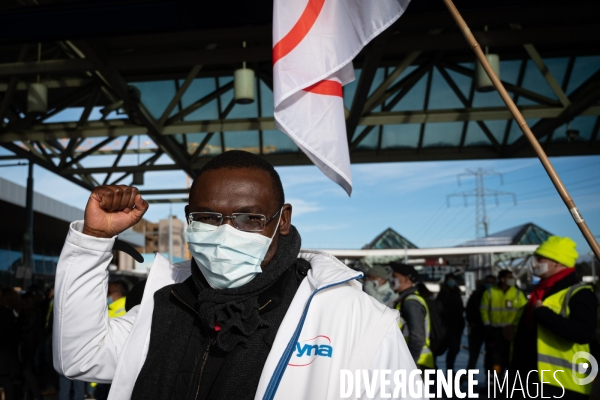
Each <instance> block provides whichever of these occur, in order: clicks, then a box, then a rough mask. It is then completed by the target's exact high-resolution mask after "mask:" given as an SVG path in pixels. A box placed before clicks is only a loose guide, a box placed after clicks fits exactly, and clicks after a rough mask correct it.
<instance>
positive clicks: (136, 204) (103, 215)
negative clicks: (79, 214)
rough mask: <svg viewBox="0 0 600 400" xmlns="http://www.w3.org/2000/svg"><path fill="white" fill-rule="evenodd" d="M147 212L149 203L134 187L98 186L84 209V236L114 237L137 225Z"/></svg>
mask: <svg viewBox="0 0 600 400" xmlns="http://www.w3.org/2000/svg"><path fill="white" fill-rule="evenodd" d="M147 210H148V202H147V201H146V200H144V199H142V196H141V195H140V192H139V191H138V189H137V188H135V187H133V186H126V185H110V186H98V187H96V188H94V190H92V194H91V195H90V199H89V200H88V203H87V206H86V207H85V216H84V221H83V233H85V234H86V235H90V236H96V237H100V238H111V237H113V236H116V235H118V234H120V233H121V232H123V231H124V230H126V229H128V228H130V227H132V226H133V225H135V224H137V223H138V222H139V221H140V220H141V219H142V216H143V215H144V213H145V212H146V211H147Z"/></svg>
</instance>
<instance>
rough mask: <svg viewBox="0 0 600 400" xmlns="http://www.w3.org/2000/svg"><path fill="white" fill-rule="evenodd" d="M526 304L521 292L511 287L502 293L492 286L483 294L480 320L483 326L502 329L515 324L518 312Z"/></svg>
mask: <svg viewBox="0 0 600 400" xmlns="http://www.w3.org/2000/svg"><path fill="white" fill-rule="evenodd" d="M526 304H527V299H526V298H525V295H524V294H523V292H522V291H520V290H519V289H517V288H516V287H514V286H512V287H510V288H508V290H507V291H506V292H503V291H502V289H500V288H499V287H497V286H493V287H491V288H489V289H488V290H486V291H485V292H484V293H483V298H482V299H481V307H480V312H481V319H482V321H483V324H484V325H490V326H494V327H503V326H506V325H510V324H515V323H516V322H517V315H518V313H519V310H520V309H521V308H522V307H524V306H525V305H526Z"/></svg>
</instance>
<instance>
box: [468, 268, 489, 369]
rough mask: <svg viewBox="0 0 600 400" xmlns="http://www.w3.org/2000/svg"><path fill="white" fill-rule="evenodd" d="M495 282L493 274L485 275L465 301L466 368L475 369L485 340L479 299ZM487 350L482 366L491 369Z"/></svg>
mask: <svg viewBox="0 0 600 400" xmlns="http://www.w3.org/2000/svg"><path fill="white" fill-rule="evenodd" d="M495 284H496V277H495V276H494V275H487V276H486V277H485V279H484V280H483V282H479V285H477V289H476V290H475V291H474V292H473V293H471V296H470V297H469V300H468V301H467V308H466V313H465V314H466V318H467V323H468V327H469V362H468V363H467V369H475V366H476V365H477V360H478V359H479V352H480V350H481V345H482V344H483V343H484V341H485V328H484V326H483V320H482V319H481V310H480V306H481V299H482V297H483V293H485V291H486V290H489V289H491V288H492V287H493V286H494V285H495ZM489 358H490V357H489V351H488V350H487V349H486V351H485V357H484V361H483V366H484V368H485V369H486V370H488V369H491V364H490V360H489Z"/></svg>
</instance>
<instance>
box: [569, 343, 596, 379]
mask: <svg viewBox="0 0 600 400" xmlns="http://www.w3.org/2000/svg"><path fill="white" fill-rule="evenodd" d="M581 360H585V361H581ZM590 369H591V370H590ZM586 373H587V374H588V376H586V377H584V378H580V377H579V376H578V375H577V374H586ZM571 374H572V376H573V381H574V382H575V383H576V384H578V385H587V384H589V383H592V381H593V380H594V379H595V378H596V376H597V375H598V361H596V358H595V357H594V356H593V355H591V354H590V353H588V352H587V351H578V352H577V353H575V354H573V358H572V359H571Z"/></svg>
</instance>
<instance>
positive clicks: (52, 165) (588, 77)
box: [0, 0, 600, 194]
mask: <svg viewBox="0 0 600 400" xmlns="http://www.w3.org/2000/svg"><path fill="white" fill-rule="evenodd" d="M204 3H206V2H198V1H191V0H180V1H175V0H172V1H149V0H147V1H120V2H114V1H102V0H100V1H95V2H83V3H82V2H76V1H70V0H12V1H5V2H2V3H1V4H0V99H1V101H0V126H1V128H0V146H2V147H4V148H5V149H6V150H9V152H5V153H4V154H5V155H4V156H0V158H4V159H7V158H11V157H21V158H28V159H29V160H31V161H33V162H35V163H36V164H38V165H40V166H42V167H44V168H46V169H48V170H50V171H53V172H55V173H57V174H59V175H61V176H63V177H64V178H65V179H68V180H70V181H71V182H75V183H77V184H79V185H81V186H83V187H85V188H92V187H93V186H95V185H97V184H102V183H105V184H106V183H130V182H131V180H132V176H133V174H135V173H140V172H144V173H151V172H152V171H169V170H182V171H184V172H185V173H187V174H188V175H189V176H191V177H194V176H195V174H196V171H198V169H199V168H201V167H202V165H204V164H205V163H206V162H207V161H208V160H210V159H211V157H214V156H215V155H216V154H219V153H221V152H223V151H225V150H228V149H245V150H248V151H252V152H255V153H257V154H260V155H261V156H262V157H264V158H265V159H267V160H268V161H269V162H271V163H272V164H274V165H279V166H281V165H304V164H309V163H310V161H309V160H308V158H307V157H306V156H304V154H302V153H301V152H300V151H299V150H298V148H297V147H296V146H295V145H294V144H293V142H292V141H291V140H290V139H288V138H287V137H286V136H285V135H284V134H283V133H282V132H279V131H277V130H275V127H274V122H273V94H272V59H271V46H272V43H271V29H272V27H271V19H272V1H266V0H257V1H253V2H241V1H233V2H222V4H216V3H215V2H210V3H211V4H204ZM456 5H457V7H458V8H459V9H460V10H461V12H462V13H463V16H464V17H465V19H466V21H467V22H468V23H469V24H470V26H471V29H472V31H473V32H474V33H475V36H476V37H477V39H478V41H479V43H481V44H482V46H486V48H487V49H489V52H490V53H495V54H499V56H500V59H501V65H500V69H501V79H502V81H503V82H504V85H505V87H506V88H507V90H508V91H509V92H510V93H511V94H512V95H513V98H514V99H515V101H516V102H517V104H518V105H519V107H520V108H521V109H522V111H523V114H524V116H525V117H526V118H527V120H528V123H529V125H530V126H531V127H532V130H533V132H534V133H535V134H536V136H537V137H538V138H539V140H540V141H541V143H542V144H543V145H544V147H545V149H546V151H547V153H548V155H550V156H560V155H585V154H600V137H599V135H598V131H599V129H600V117H599V116H600V103H599V101H600V24H598V23H597V20H598V17H599V16H600V3H598V2H594V1H589V0H585V1H584V0H577V1H570V2H568V3H565V2H561V1H555V0H550V1H544V2H541V1H525V0H519V1H499V0H487V1H471V0H467V1H457V2H456ZM243 42H246V47H243V46H242V43H243ZM243 62H246V63H247V65H248V67H249V68H252V69H254V70H255V72H256V90H255V93H256V97H255V102H254V103H251V104H248V105H242V104H236V103H235V102H234V100H233V93H232V91H233V72H234V71H235V70H236V69H238V68H240V67H241V66H242V63H243ZM354 67H355V69H356V75H357V80H356V82H354V83H352V84H350V85H348V86H346V87H345V90H344V101H345V105H346V108H347V110H346V117H347V130H348V138H349V139H348V142H349V146H350V156H351V161H352V162H353V163H367V162H390V161H422V160H459V159H484V158H515V157H531V156H533V152H532V151H531V150H530V148H529V146H528V144H527V143H526V141H525V139H524V138H523V137H522V135H521V133H520V131H519V128H518V127H517V126H516V124H514V123H513V122H512V120H511V116H510V113H509V111H508V110H507V109H506V108H505V107H504V105H503V103H502V102H501V100H500V98H499V96H498V94H497V93H495V92H488V93H481V92H477V91H476V90H475V85H474V74H475V66H474V56H473V54H472V52H471V50H470V49H469V48H468V46H467V44H466V42H465V41H464V39H463V37H462V35H461V34H460V32H459V31H458V29H457V28H456V26H455V24H454V21H453V20H452V18H451V16H450V15H449V14H448V12H447V10H446V9H445V8H444V6H443V4H442V2H441V1H435V0H413V4H411V5H410V6H409V8H408V11H407V12H406V14H405V15H404V16H402V17H401V18H400V20H399V21H398V22H397V23H396V24H394V25H393V26H392V27H391V28H390V29H388V30H387V31H386V32H385V33H384V34H383V35H380V37H378V38H376V39H375V40H374V41H373V42H372V43H370V44H369V45H368V46H367V47H366V48H365V49H364V50H363V51H362V52H361V54H359V55H358V56H357V58H356V59H355V62H354ZM38 80H39V82H41V83H43V84H44V85H46V87H47V88H48V111H47V112H46V113H44V114H42V115H40V114H29V113H27V89H28V87H29V85H30V84H31V83H33V82H37V81H38ZM567 123H569V128H570V132H571V135H570V136H568V135H567V134H566V131H567V127H566V124H567ZM576 131H577V133H578V134H577V135H575V134H574V133H575V132H576ZM176 192H179V193H182V192H185V190H181V189H178V190H175V189H166V190H163V191H159V192H157V194H172V193H176Z"/></svg>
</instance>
